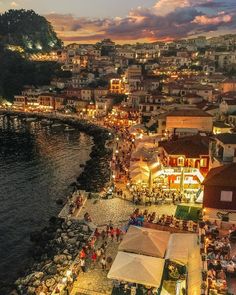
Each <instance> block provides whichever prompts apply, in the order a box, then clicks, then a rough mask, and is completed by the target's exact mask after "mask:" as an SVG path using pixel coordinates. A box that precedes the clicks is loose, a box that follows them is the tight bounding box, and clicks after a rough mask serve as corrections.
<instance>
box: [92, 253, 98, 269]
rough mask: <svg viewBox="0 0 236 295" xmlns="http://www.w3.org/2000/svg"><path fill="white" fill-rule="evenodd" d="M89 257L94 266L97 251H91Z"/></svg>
mask: <svg viewBox="0 0 236 295" xmlns="http://www.w3.org/2000/svg"><path fill="white" fill-rule="evenodd" d="M91 259H92V263H93V266H95V263H96V261H97V253H96V252H95V251H93V253H92V256H91Z"/></svg>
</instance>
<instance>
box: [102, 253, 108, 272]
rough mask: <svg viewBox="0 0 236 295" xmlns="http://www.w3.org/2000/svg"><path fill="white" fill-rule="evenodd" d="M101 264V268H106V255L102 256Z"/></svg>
mask: <svg viewBox="0 0 236 295" xmlns="http://www.w3.org/2000/svg"><path fill="white" fill-rule="evenodd" d="M101 265H102V269H103V270H106V267H107V261H106V257H105V256H103V257H102V260H101Z"/></svg>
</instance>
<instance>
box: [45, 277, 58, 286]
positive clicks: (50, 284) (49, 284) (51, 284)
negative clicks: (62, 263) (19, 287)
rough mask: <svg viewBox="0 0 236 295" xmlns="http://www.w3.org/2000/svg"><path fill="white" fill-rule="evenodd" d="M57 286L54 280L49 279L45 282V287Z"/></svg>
mask: <svg viewBox="0 0 236 295" xmlns="http://www.w3.org/2000/svg"><path fill="white" fill-rule="evenodd" d="M55 284H56V281H55V279H54V278H48V279H46V281H45V285H46V286H47V287H48V288H49V287H52V286H54V285H55Z"/></svg>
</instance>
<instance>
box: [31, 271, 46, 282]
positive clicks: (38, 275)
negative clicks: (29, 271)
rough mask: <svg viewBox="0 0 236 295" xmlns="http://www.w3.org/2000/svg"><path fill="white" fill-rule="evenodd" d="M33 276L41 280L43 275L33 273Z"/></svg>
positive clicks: (41, 273)
mask: <svg viewBox="0 0 236 295" xmlns="http://www.w3.org/2000/svg"><path fill="white" fill-rule="evenodd" d="M33 276H34V277H35V278H36V279H39V280H40V279H41V278H42V277H43V276H44V273H43V272H40V271H39V272H34V273H33Z"/></svg>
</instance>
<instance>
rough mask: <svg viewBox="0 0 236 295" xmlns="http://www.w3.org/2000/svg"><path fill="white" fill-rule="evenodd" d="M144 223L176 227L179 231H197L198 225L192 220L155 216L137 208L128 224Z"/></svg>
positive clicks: (141, 224)
mask: <svg viewBox="0 0 236 295" xmlns="http://www.w3.org/2000/svg"><path fill="white" fill-rule="evenodd" d="M146 223H151V224H156V225H161V226H167V227H170V228H176V229H178V230H181V231H189V232H197V228H198V225H197V223H196V222H194V221H192V220H182V219H177V218H176V217H174V216H173V215H166V214H162V215H161V216H156V213H155V212H149V211H148V210H144V211H141V210H139V209H138V208H137V209H135V211H134V212H133V213H132V214H131V216H130V219H129V222H128V225H136V226H143V225H144V224H146Z"/></svg>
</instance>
